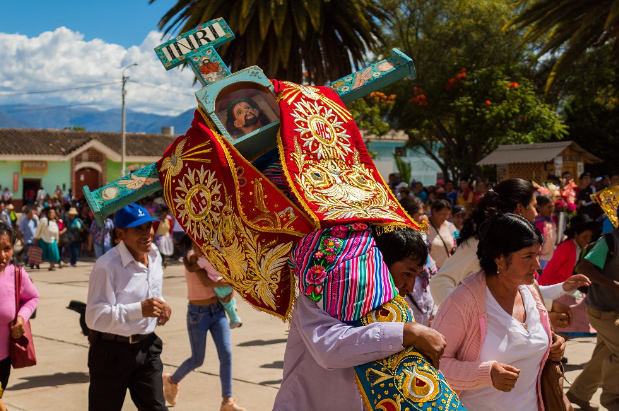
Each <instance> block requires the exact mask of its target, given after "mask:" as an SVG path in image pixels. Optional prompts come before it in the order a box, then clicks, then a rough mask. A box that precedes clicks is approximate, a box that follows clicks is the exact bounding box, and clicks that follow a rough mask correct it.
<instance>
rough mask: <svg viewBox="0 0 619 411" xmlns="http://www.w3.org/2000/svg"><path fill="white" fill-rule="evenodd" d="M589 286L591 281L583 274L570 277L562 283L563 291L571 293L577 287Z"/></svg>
mask: <svg viewBox="0 0 619 411" xmlns="http://www.w3.org/2000/svg"><path fill="white" fill-rule="evenodd" d="M588 285H591V280H589V278H587V276H586V275H584V274H576V275H573V276H571V277H570V278H569V279H567V280H566V281H565V282H564V283H563V290H565V291H567V292H568V293H569V292H572V291H574V290H576V289H577V288H579V287H584V286H588Z"/></svg>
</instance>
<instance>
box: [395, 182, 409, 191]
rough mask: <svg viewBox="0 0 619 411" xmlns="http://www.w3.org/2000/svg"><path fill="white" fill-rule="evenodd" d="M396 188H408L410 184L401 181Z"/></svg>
mask: <svg viewBox="0 0 619 411" xmlns="http://www.w3.org/2000/svg"><path fill="white" fill-rule="evenodd" d="M395 188H396V190H406V189H407V188H408V184H406V183H405V182H401V183H400V184H398V185H397V186H395Z"/></svg>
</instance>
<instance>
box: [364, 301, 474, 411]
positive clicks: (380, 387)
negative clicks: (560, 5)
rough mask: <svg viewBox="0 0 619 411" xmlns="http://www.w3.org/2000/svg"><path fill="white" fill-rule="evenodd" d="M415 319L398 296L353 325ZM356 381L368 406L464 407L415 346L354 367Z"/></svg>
mask: <svg viewBox="0 0 619 411" xmlns="http://www.w3.org/2000/svg"><path fill="white" fill-rule="evenodd" d="M407 321H414V320H413V317H412V315H411V313H410V310H409V308H408V305H407V304H406V302H405V301H404V298H402V297H401V296H397V297H396V298H394V299H393V300H392V301H390V302H388V303H386V304H384V305H383V306H382V307H380V308H378V309H376V310H374V311H372V312H370V313H369V314H367V315H365V316H364V317H363V318H361V319H360V320H358V321H357V322H356V323H355V324H354V325H355V326H363V325H368V324H372V323H375V322H407ZM355 374H356V376H357V385H358V386H359V387H360V389H359V391H360V392H361V396H362V397H363V402H364V404H365V407H366V408H367V409H368V410H381V411H404V410H409V411H411V410H419V411H463V410H465V408H464V406H463V405H462V403H461V402H460V399H459V398H458V396H457V395H456V393H455V392H454V391H453V390H452V389H451V387H450V386H449V384H448V383H447V380H446V379H445V377H444V376H443V374H442V373H441V372H440V371H438V370H437V369H436V368H434V367H433V366H432V365H431V364H430V363H429V362H428V360H426V358H425V357H424V356H423V355H422V354H421V353H419V351H417V350H416V349H415V348H414V347H408V348H407V349H405V350H403V351H400V352H399V353H397V354H394V355H391V356H389V357H387V358H385V359H382V360H378V361H374V362H371V363H366V364H363V365H359V366H357V367H355Z"/></svg>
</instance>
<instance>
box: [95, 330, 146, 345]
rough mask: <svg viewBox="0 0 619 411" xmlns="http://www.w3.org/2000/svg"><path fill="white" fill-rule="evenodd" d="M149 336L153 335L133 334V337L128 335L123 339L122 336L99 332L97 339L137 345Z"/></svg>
mask: <svg viewBox="0 0 619 411" xmlns="http://www.w3.org/2000/svg"><path fill="white" fill-rule="evenodd" d="M151 335H153V333H150V334H133V335H130V336H129V337H125V336H124V335H117V334H110V333H102V332H99V338H101V339H103V340H107V341H114V342H119V343H126V344H137V343H139V342H142V341H144V340H145V339H147V338H148V337H150V336H151Z"/></svg>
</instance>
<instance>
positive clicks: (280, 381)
mask: <svg viewBox="0 0 619 411" xmlns="http://www.w3.org/2000/svg"><path fill="white" fill-rule="evenodd" d="M281 383H282V380H273V381H262V382H261V383H259V384H260V385H278V384H281Z"/></svg>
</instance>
